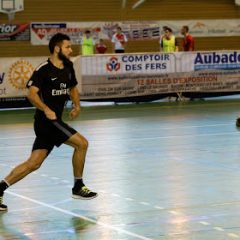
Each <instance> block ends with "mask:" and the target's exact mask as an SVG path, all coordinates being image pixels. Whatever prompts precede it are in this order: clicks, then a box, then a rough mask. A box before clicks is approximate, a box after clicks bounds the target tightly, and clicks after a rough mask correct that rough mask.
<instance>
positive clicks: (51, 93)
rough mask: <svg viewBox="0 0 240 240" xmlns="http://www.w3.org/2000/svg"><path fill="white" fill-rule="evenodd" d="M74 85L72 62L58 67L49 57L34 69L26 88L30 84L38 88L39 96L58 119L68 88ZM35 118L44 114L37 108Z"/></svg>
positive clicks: (66, 97) (75, 83)
mask: <svg viewBox="0 0 240 240" xmlns="http://www.w3.org/2000/svg"><path fill="white" fill-rule="evenodd" d="M76 85H77V80H76V76H75V72H74V69H73V64H72V62H70V63H69V64H68V65H67V66H64V68H63V69H59V68H57V67H55V66H54V65H53V64H52V62H51V61H50V60H49V59H48V60H47V61H46V62H44V63H42V64H41V65H40V66H39V67H38V68H37V69H36V70H35V71H34V73H33V75H32V76H31V78H30V80H29V81H28V83H27V87H28V88H29V87H30V86H35V87H37V88H39V92H38V94H39V97H40V98H41V100H42V101H43V102H44V103H45V104H46V105H47V106H48V107H49V108H50V109H51V110H53V111H54V112H55V113H56V116H57V118H58V119H61V117H62V112H63V109H64V105H65V102H66V100H67V99H69V90H70V89H71V88H72V87H74V86H76ZM35 118H36V119H38V118H40V119H42V118H46V116H45V114H44V112H43V111H41V110H39V109H37V110H36V114H35Z"/></svg>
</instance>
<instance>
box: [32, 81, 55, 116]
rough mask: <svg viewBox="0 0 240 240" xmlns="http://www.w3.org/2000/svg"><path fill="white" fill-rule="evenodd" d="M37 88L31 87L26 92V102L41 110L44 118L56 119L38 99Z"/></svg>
mask: <svg viewBox="0 0 240 240" xmlns="http://www.w3.org/2000/svg"><path fill="white" fill-rule="evenodd" d="M38 91H39V88H37V87H35V86H31V87H30V88H29V91H28V95H27V98H28V100H29V101H30V102H31V103H32V104H33V105H34V106H35V107H36V108H38V109H40V110H42V111H43V112H44V113H45V115H46V117H47V118H48V119H50V120H55V119H57V117H56V114H55V112H54V111H52V110H51V109H50V108H49V107H48V106H47V105H46V104H45V103H44V102H43V101H42V100H41V99H40V97H39V95H38Z"/></svg>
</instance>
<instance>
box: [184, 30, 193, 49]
mask: <svg viewBox="0 0 240 240" xmlns="http://www.w3.org/2000/svg"><path fill="white" fill-rule="evenodd" d="M181 34H182V35H183V36H184V39H183V45H182V46H183V51H184V52H188V51H194V38H193V37H192V35H190V34H189V27H188V26H183V27H182V29H181Z"/></svg>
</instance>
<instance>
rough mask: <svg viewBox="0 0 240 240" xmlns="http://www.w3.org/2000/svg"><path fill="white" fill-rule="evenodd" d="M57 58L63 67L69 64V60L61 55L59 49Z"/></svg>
mask: <svg viewBox="0 0 240 240" xmlns="http://www.w3.org/2000/svg"><path fill="white" fill-rule="evenodd" d="M58 58H59V59H60V60H61V61H63V65H64V66H67V65H69V64H70V62H71V61H70V60H69V59H68V58H67V57H66V56H65V55H64V54H63V53H62V49H61V48H60V51H59V53H58Z"/></svg>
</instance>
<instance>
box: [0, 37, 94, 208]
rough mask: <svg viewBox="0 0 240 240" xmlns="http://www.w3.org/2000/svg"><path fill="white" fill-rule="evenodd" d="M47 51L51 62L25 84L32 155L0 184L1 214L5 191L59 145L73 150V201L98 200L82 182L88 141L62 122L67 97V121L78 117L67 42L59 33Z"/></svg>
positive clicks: (78, 102)
mask: <svg viewBox="0 0 240 240" xmlns="http://www.w3.org/2000/svg"><path fill="white" fill-rule="evenodd" d="M49 51H50V53H51V56H50V58H49V59H48V60H47V61H46V62H44V63H42V64H41V65H40V66H39V67H38V68H37V69H36V70H35V71H34V73H33V75H32V77H31V78H30V80H29V81H28V83H27V87H28V88H29V92H28V99H29V100H30V101H31V102H32V104H33V105H34V106H35V107H36V113H35V116H34V118H35V120H34V131H35V134H36V138H35V141H34V143H33V147H32V153H31V155H30V157H29V158H28V159H27V160H26V161H25V162H23V163H21V164H20V165H18V166H17V167H15V168H14V169H13V170H12V171H11V172H10V174H9V175H8V176H6V177H5V178H4V179H3V180H2V181H1V182H0V211H5V210H7V206H6V205H5V204H3V194H4V191H5V190H6V189H7V188H8V187H9V186H10V185H13V184H14V183H16V182H18V181H19V180H21V179H22V178H24V177H25V176H27V175H28V174H29V173H31V172H33V171H35V170H36V169H38V168H39V167H40V166H41V164H42V163H43V161H44V160H45V159H46V157H47V156H48V154H49V153H50V152H51V151H52V149H53V147H54V146H57V147H59V146H60V145H61V144H62V143H65V144H67V145H69V146H71V147H73V148H74V153H73V157H72V164H73V173H74V186H73V188H72V197H73V198H80V199H92V198H95V197H97V193H95V192H92V191H91V190H89V189H88V188H87V187H86V186H85V185H84V183H83V180H82V175H83V168H84V163H85V157H86V152H87V148H88V141H87V139H85V138H84V137H83V136H82V135H81V134H80V133H78V132H77V131H76V130H75V129H73V128H71V127H70V126H69V125H67V124H66V123H64V122H63V121H62V113H63V109H64V104H65V102H66V100H67V99H68V98H69V97H70V99H71V100H72V102H73V108H72V110H71V112H70V118H71V119H73V118H75V117H77V116H78V114H79V112H80V99H79V92H78V89H77V86H76V85H77V80H76V77H75V72H74V69H73V64H72V62H71V61H70V56H71V53H72V48H71V42H70V38H69V37H68V36H67V35H65V34H62V33H57V34H55V35H54V36H53V37H52V38H51V39H50V41H49Z"/></svg>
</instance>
